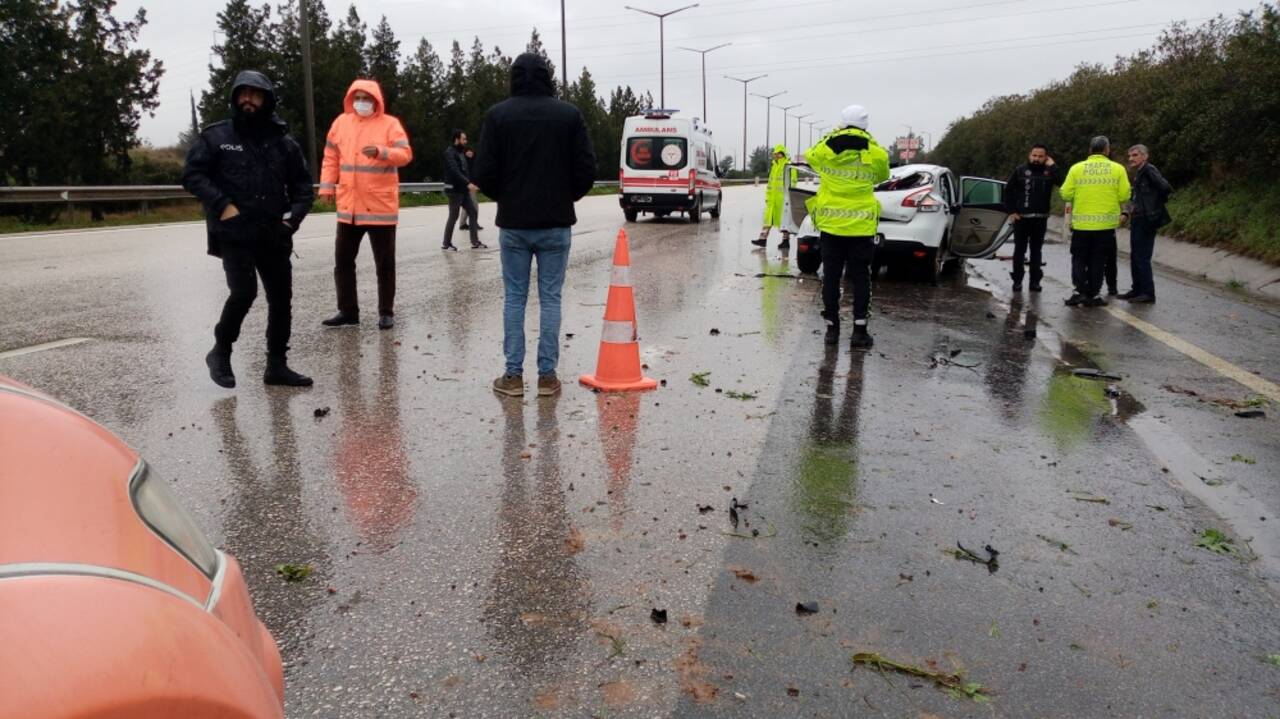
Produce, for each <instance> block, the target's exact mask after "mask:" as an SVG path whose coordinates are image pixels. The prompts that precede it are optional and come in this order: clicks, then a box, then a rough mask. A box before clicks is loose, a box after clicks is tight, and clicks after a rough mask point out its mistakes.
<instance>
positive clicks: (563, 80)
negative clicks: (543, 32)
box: [560, 0, 569, 97]
mask: <svg viewBox="0 0 1280 719" xmlns="http://www.w3.org/2000/svg"><path fill="white" fill-rule="evenodd" d="M560 84H561V85H563V86H564V87H562V88H561V89H560V93H561V94H563V95H564V96H565V97H568V93H569V43H568V40H567V38H566V34H565V23H564V0H560Z"/></svg>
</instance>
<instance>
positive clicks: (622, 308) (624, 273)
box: [578, 230, 658, 392]
mask: <svg viewBox="0 0 1280 719" xmlns="http://www.w3.org/2000/svg"><path fill="white" fill-rule="evenodd" d="M578 381H579V382H581V383H582V384H583V385H585V386H587V387H592V388H595V389H598V390H601V391H602V392H638V391H642V390H648V389H654V388H655V387H657V386H658V382H657V380H653V379H650V378H648V377H645V376H644V375H643V374H641V373H640V342H639V341H638V339H637V335H636V297H635V291H634V290H633V289H632V287H631V253H630V251H629V250H628V249H627V231H626V230H618V244H617V245H616V246H615V247H614V250H613V275H612V277H611V279H610V281H609V300H608V302H607V303H606V304H605V307H604V332H603V336H602V337H601V338H600V358H599V359H598V360H597V361H596V373H595V374H593V375H588V374H584V375H582V376H581V377H579V378H578Z"/></svg>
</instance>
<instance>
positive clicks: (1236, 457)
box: [1231, 454, 1258, 464]
mask: <svg viewBox="0 0 1280 719" xmlns="http://www.w3.org/2000/svg"><path fill="white" fill-rule="evenodd" d="M1231 461H1232V462H1244V463H1245V464H1257V463H1258V460H1256V459H1254V458H1253V457H1248V456H1245V455H1243V454H1233V455H1231Z"/></svg>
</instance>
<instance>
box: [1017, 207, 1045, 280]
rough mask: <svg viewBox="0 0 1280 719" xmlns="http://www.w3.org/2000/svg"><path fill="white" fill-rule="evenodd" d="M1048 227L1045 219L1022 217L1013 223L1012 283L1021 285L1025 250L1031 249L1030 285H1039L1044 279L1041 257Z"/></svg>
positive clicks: (1025, 256) (1025, 258) (1025, 257)
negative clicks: (1041, 279)
mask: <svg viewBox="0 0 1280 719" xmlns="http://www.w3.org/2000/svg"><path fill="white" fill-rule="evenodd" d="M1048 226H1049V218H1047V217H1024V218H1022V219H1020V220H1018V221H1017V222H1015V223H1013V281H1014V283H1015V284H1021V282H1022V274H1023V268H1024V266H1025V264H1026V261H1027V249H1028V248H1030V249H1031V284H1032V285H1033V286H1034V285H1038V284H1040V278H1042V277H1044V268H1043V267H1042V266H1041V255H1042V252H1043V250H1044V233H1045V230H1046V229H1047V228H1048Z"/></svg>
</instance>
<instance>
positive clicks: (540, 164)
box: [471, 53, 596, 397]
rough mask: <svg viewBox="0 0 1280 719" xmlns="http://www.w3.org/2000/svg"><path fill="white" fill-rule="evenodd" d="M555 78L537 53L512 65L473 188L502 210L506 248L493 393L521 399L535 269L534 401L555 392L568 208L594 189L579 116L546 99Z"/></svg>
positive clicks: (485, 131)
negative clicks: (500, 368) (500, 355)
mask: <svg viewBox="0 0 1280 719" xmlns="http://www.w3.org/2000/svg"><path fill="white" fill-rule="evenodd" d="M552 94H553V90H552V84H551V71H550V69H548V67H547V64H546V62H544V61H543V59H542V58H541V57H540V56H538V55H535V54H533V53H524V54H523V55H520V56H519V57H517V58H516V60H515V63H514V64H512V66H511V97H509V98H507V99H506V100H503V101H502V102H500V103H498V104H497V105H494V106H493V107H491V108H489V112H488V114H487V115H485V118H484V125H483V126H482V128H481V130H480V148H479V150H478V151H477V153H476V161H475V165H474V166H473V167H472V169H471V181H472V182H474V183H475V184H476V185H478V186H479V187H480V191H481V192H483V193H484V194H486V195H488V196H489V197H492V198H493V199H494V200H496V201H497V203H498V216H497V219H496V222H497V223H498V227H499V228H500V230H501V231H500V233H499V235H498V244H499V245H500V246H501V248H502V255H501V257H502V282H503V285H504V286H505V287H506V301H505V303H504V305H503V312H502V321H503V341H502V349H503V352H504V354H506V360H507V366H506V372H504V373H503V375H502V376H500V377H498V379H497V380H495V381H494V383H493V389H494V391H495V392H498V393H499V394H504V395H508V396H512V397H519V396H521V395H523V394H524V379H523V377H524V354H525V348H524V309H525V304H526V302H527V300H528V296H529V275H530V268H531V266H532V263H533V260H534V258H537V260H538V304H539V306H540V307H541V316H540V317H539V328H538V331H539V337H538V394H539V395H540V396H550V395H554V394H556V393H557V392H559V391H560V380H559V379H557V378H556V365H557V364H558V362H559V360H560V290H561V288H562V287H563V286H564V272H565V267H566V266H567V265H568V264H569V244H570V237H571V233H570V229H569V228H570V227H571V226H572V225H573V224H574V223H575V222H577V219H578V218H577V216H576V215H575V214H574V212H573V203H574V202H577V201H578V200H579V199H581V198H582V197H583V195H586V194H587V192H588V191H590V190H591V186H592V185H593V184H594V183H595V174H596V154H595V150H593V149H592V145H591V138H590V137H589V136H588V135H587V125H586V122H585V121H583V119H582V113H581V112H579V111H578V108H576V107H574V106H573V105H571V104H569V103H567V102H562V101H560V100H557V99H555V98H554V97H552Z"/></svg>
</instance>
